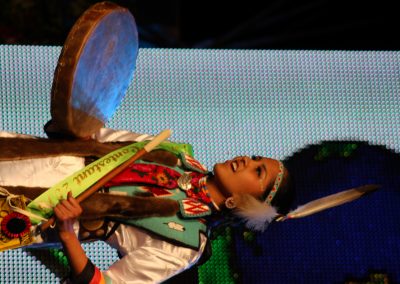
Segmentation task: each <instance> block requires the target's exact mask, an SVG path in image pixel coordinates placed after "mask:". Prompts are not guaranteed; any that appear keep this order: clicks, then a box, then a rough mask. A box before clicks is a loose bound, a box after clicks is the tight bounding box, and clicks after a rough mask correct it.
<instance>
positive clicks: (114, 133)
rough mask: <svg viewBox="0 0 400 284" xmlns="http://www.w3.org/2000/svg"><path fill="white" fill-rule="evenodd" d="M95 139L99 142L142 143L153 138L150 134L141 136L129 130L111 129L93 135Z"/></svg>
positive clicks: (103, 129) (104, 129)
mask: <svg viewBox="0 0 400 284" xmlns="http://www.w3.org/2000/svg"><path fill="white" fill-rule="evenodd" d="M92 138H93V139H95V140H97V141H99V142H102V143H104V142H113V141H119V142H126V141H133V142H141V141H144V140H151V139H153V136H151V135H149V134H140V133H135V132H131V131H128V130H114V129H111V128H101V129H100V130H99V131H97V132H96V133H95V134H93V137H92Z"/></svg>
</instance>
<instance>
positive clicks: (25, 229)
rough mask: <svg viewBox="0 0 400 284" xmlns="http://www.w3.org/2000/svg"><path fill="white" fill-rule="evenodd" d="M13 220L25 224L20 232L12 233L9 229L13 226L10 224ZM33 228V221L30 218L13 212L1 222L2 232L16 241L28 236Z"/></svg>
mask: <svg viewBox="0 0 400 284" xmlns="http://www.w3.org/2000/svg"><path fill="white" fill-rule="evenodd" d="M13 220H18V221H22V222H23V226H24V227H23V228H22V229H19V230H18V231H14V232H13V231H12V230H10V228H9V225H12V224H11V223H10V222H12V221H13ZM30 227H31V221H30V220H29V218H28V217H27V216H25V215H23V214H20V213H17V212H12V213H10V214H8V215H7V216H5V217H4V218H3V220H2V221H1V232H2V233H3V234H4V235H5V236H7V237H8V238H10V239H15V238H19V237H22V236H24V235H26V234H27V233H28V232H29V230H30Z"/></svg>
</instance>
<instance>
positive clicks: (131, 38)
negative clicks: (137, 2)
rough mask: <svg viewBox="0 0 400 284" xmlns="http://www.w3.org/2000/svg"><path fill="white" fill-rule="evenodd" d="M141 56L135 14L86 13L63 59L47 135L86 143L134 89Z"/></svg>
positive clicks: (102, 7) (113, 10) (95, 9)
mask: <svg viewBox="0 0 400 284" xmlns="http://www.w3.org/2000/svg"><path fill="white" fill-rule="evenodd" d="M137 53H138V32H137V28H136V24H135V20H134V18H133V16H132V14H131V13H130V12H129V10H127V9H125V8H122V7H120V6H118V5H116V4H113V3H109V2H101V3H97V4H95V5H93V6H91V7H90V8H89V9H88V10H86V11H85V12H84V13H83V15H82V16H81V17H80V18H79V19H78V20H77V22H76V23H75V24H74V26H73V27H72V29H71V31H70V32H69V34H68V37H67V40H66V42H65V44H64V47H63V49H62V51H61V54H60V57H59V59H58V64H57V67H56V70H55V72H54V80H53V86H52V91H51V117H52V120H51V121H50V122H48V123H47V125H46V126H45V130H46V132H47V134H48V135H49V136H52V134H54V135H55V136H56V135H61V136H70V137H79V138H83V137H88V136H90V135H91V134H93V133H94V132H96V131H97V130H98V129H99V128H101V127H102V126H103V125H104V124H105V123H106V122H107V121H108V120H109V119H110V118H111V116H112V115H113V113H114V111H115V110H116V108H117V107H118V106H119V104H120V103H121V101H122V99H123V97H124V95H125V93H126V90H127V89H128V86H129V84H130V81H131V79H132V77H133V73H134V70H135V65H136V57H137Z"/></svg>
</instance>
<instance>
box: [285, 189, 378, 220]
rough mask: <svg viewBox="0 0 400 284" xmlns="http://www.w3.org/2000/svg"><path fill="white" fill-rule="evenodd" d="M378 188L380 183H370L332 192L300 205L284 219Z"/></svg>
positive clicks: (321, 209)
mask: <svg viewBox="0 0 400 284" xmlns="http://www.w3.org/2000/svg"><path fill="white" fill-rule="evenodd" d="M378 188H380V186H379V185H372V184H369V185H363V186H360V187H356V188H352V189H348V190H344V191H341V192H338V193H335V194H331V195H328V196H325V197H322V198H319V199H316V200H313V201H310V202H308V203H306V204H304V205H301V206H299V207H298V208H297V209H296V210H294V211H292V212H290V213H289V214H287V215H286V218H284V219H294V218H302V217H306V216H309V215H312V214H315V213H317V212H320V211H323V210H326V209H328V208H332V207H335V206H338V205H341V204H344V203H347V202H350V201H353V200H355V199H357V198H360V197H361V196H363V195H364V194H366V193H370V192H372V191H375V190H377V189H378Z"/></svg>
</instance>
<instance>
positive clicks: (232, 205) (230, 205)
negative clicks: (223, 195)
mask: <svg viewBox="0 0 400 284" xmlns="http://www.w3.org/2000/svg"><path fill="white" fill-rule="evenodd" d="M225 207H226V208H228V209H233V208H235V207H236V202H235V199H234V198H233V197H232V196H231V197H228V198H227V199H226V200H225Z"/></svg>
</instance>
